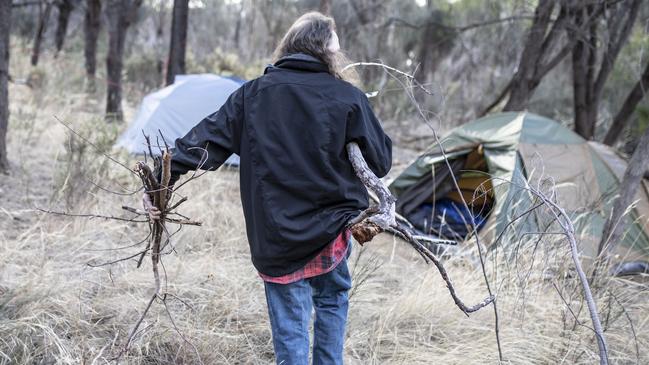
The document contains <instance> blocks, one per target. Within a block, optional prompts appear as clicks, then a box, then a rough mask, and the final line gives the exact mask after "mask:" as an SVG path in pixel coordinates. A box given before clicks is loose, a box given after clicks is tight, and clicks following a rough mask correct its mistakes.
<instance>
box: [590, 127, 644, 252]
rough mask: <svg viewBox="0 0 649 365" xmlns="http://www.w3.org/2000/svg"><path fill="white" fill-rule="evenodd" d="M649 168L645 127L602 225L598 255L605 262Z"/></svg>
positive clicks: (620, 235) (620, 233) (622, 231)
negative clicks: (602, 231) (610, 211)
mask: <svg viewBox="0 0 649 365" xmlns="http://www.w3.org/2000/svg"><path fill="white" fill-rule="evenodd" d="M647 169H649V128H647V129H645V131H644V133H643V134H642V136H641V137H640V142H639V143H638V146H637V147H636V149H635V152H633V155H632V156H631V160H629V165H628V166H627V168H626V171H625V173H624V178H622V183H621V184H620V187H619V194H620V196H619V197H618V198H617V200H616V201H615V203H614V205H613V212H612V213H611V216H610V217H609V219H608V220H607V221H606V224H605V225H604V233H603V234H602V240H601V241H600V243H599V247H598V250H597V252H598V256H599V257H602V258H603V262H604V263H606V261H607V259H608V254H609V252H611V251H612V250H613V249H614V248H615V246H617V245H618V244H619V240H620V238H621V237H622V234H623V233H624V228H625V225H624V219H623V218H624V217H623V215H624V212H625V211H626V209H627V208H628V207H629V205H631V203H632V202H633V200H634V198H635V195H636V191H637V190H638V187H639V186H640V183H641V181H642V178H643V176H644V174H645V172H646V171H647Z"/></svg>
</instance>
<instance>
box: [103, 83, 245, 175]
mask: <svg viewBox="0 0 649 365" xmlns="http://www.w3.org/2000/svg"><path fill="white" fill-rule="evenodd" d="M243 83H244V81H243V80H241V79H236V78H229V77H222V76H218V75H213V74H197V75H178V76H176V78H175V80H174V83H173V84H172V85H169V86H167V87H165V88H163V89H161V90H158V91H156V92H153V93H151V94H148V95H147V96H145V97H144V99H143V100H142V104H140V108H139V110H138V112H137V115H136V117H135V119H134V120H133V121H132V122H131V123H130V125H129V127H128V129H127V130H126V131H125V132H124V133H123V134H122V135H121V136H120V137H119V138H118V139H117V142H116V144H115V146H117V147H123V148H125V149H126V150H128V151H129V152H130V153H133V154H144V152H145V150H146V149H147V147H146V142H145V140H144V134H146V135H148V136H150V137H151V139H152V142H153V141H155V137H156V136H158V135H159V133H162V135H163V136H164V138H165V139H166V140H167V142H168V143H170V144H173V142H174V141H175V140H176V138H179V137H182V136H184V135H185V134H186V133H187V132H189V130H190V129H192V127H194V126H195V125H196V124H198V122H200V121H201V120H202V119H203V118H205V117H206V116H208V115H209V114H211V113H214V112H215V111H217V110H218V109H219V108H220V107H221V106H222V105H223V103H225V101H226V100H227V98H228V96H230V94H232V92H234V91H235V90H236V89H238V88H239V87H240V86H241V85H242V84H243ZM143 132H144V133H143ZM153 152H154V153H155V152H156V151H155V150H154V151H153ZM225 163H226V164H227V165H229V166H239V156H237V155H232V156H230V158H228V160H227V161H226V162H225Z"/></svg>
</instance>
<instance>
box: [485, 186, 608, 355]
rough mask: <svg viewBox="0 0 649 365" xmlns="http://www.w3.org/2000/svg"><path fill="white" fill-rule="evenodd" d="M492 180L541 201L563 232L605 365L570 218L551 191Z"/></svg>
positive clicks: (604, 346)
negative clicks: (547, 192) (525, 192)
mask: <svg viewBox="0 0 649 365" xmlns="http://www.w3.org/2000/svg"><path fill="white" fill-rule="evenodd" d="M492 179H494V180H500V181H501V182H504V183H506V184H511V185H514V186H516V187H517V188H520V189H523V190H526V191H528V192H530V193H531V194H532V195H533V196H535V197H536V198H537V199H539V201H541V203H542V204H544V205H545V206H546V207H547V208H548V211H549V212H550V213H551V215H552V217H553V218H554V220H555V221H556V222H557V223H558V224H559V226H560V227H561V230H562V231H563V232H560V234H563V235H564V236H565V237H566V239H567V240H568V243H569V246H570V254H571V258H572V261H573V263H574V265H575V270H576V271H577V277H578V279H579V281H580V283H581V286H582V291H583V295H584V300H585V301H586V305H587V307H588V312H589V314H590V318H591V322H592V324H593V332H595V335H596V338H597V347H598V350H599V358H600V365H607V364H608V346H607V344H606V338H605V337H604V330H603V328H602V323H601V321H600V319H599V313H598V311H597V304H596V303H595V299H594V298H593V293H592V291H591V289H590V285H589V283H588V278H587V277H586V273H585V272H584V269H583V267H582V265H581V262H580V260H579V248H578V247H577V240H576V238H575V227H574V225H573V223H572V220H571V219H570V216H569V215H568V214H567V213H566V212H565V210H564V209H563V208H562V207H561V206H559V204H557V202H556V192H555V191H554V190H552V191H551V192H550V196H548V195H547V194H546V193H544V192H543V191H542V190H541V187H540V186H539V187H536V188H535V187H532V186H531V185H529V184H525V185H521V184H517V183H515V182H512V181H508V180H505V179H501V178H498V177H492ZM539 185H540V183H539ZM555 234H556V233H555Z"/></svg>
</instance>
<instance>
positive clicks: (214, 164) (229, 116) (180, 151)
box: [171, 86, 243, 183]
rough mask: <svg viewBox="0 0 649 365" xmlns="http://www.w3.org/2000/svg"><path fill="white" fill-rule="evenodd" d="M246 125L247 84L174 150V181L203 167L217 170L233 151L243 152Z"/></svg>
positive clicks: (172, 162) (172, 161) (172, 166)
mask: <svg viewBox="0 0 649 365" xmlns="http://www.w3.org/2000/svg"><path fill="white" fill-rule="evenodd" d="M242 128H243V86H242V87H240V88H239V89H237V90H236V91H235V92H233V93H232V94H231V95H230V96H229V97H228V99H227V100H226V102H225V103H224V104H223V106H221V108H220V109H219V110H218V111H216V112H215V113H212V114H210V115H208V116H207V117H206V118H205V119H203V120H202V121H200V123H198V124H197V125H196V126H195V127H194V128H192V129H191V130H190V131H189V132H188V133H187V134H186V135H185V136H184V137H182V138H178V139H177V140H176V143H175V147H174V148H173V150H172V151H171V182H172V183H174V182H176V181H177V180H178V178H179V177H180V175H183V174H185V173H187V172H188V171H192V170H195V169H197V168H199V167H200V169H202V170H216V169H218V168H219V167H220V166H221V165H222V164H223V162H225V160H227V159H228V157H230V155H231V154H233V153H239V147H240V141H241V130H242Z"/></svg>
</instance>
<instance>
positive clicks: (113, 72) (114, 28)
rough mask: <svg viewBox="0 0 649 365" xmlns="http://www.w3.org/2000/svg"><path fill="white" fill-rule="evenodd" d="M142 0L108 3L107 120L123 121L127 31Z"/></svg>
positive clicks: (111, 0) (119, 0)
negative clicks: (123, 83)
mask: <svg viewBox="0 0 649 365" xmlns="http://www.w3.org/2000/svg"><path fill="white" fill-rule="evenodd" d="M141 4H142V1H141V0H109V1H108V2H107V3H106V15H107V18H108V54H107V56H106V83H107V92H106V120H107V121H122V120H123V119H124V115H123V112H122V67H123V62H124V45H125V40H126V31H127V29H128V27H129V25H130V24H131V23H132V21H133V20H134V19H135V14H136V12H137V9H138V8H139V6H140V5H141Z"/></svg>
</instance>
